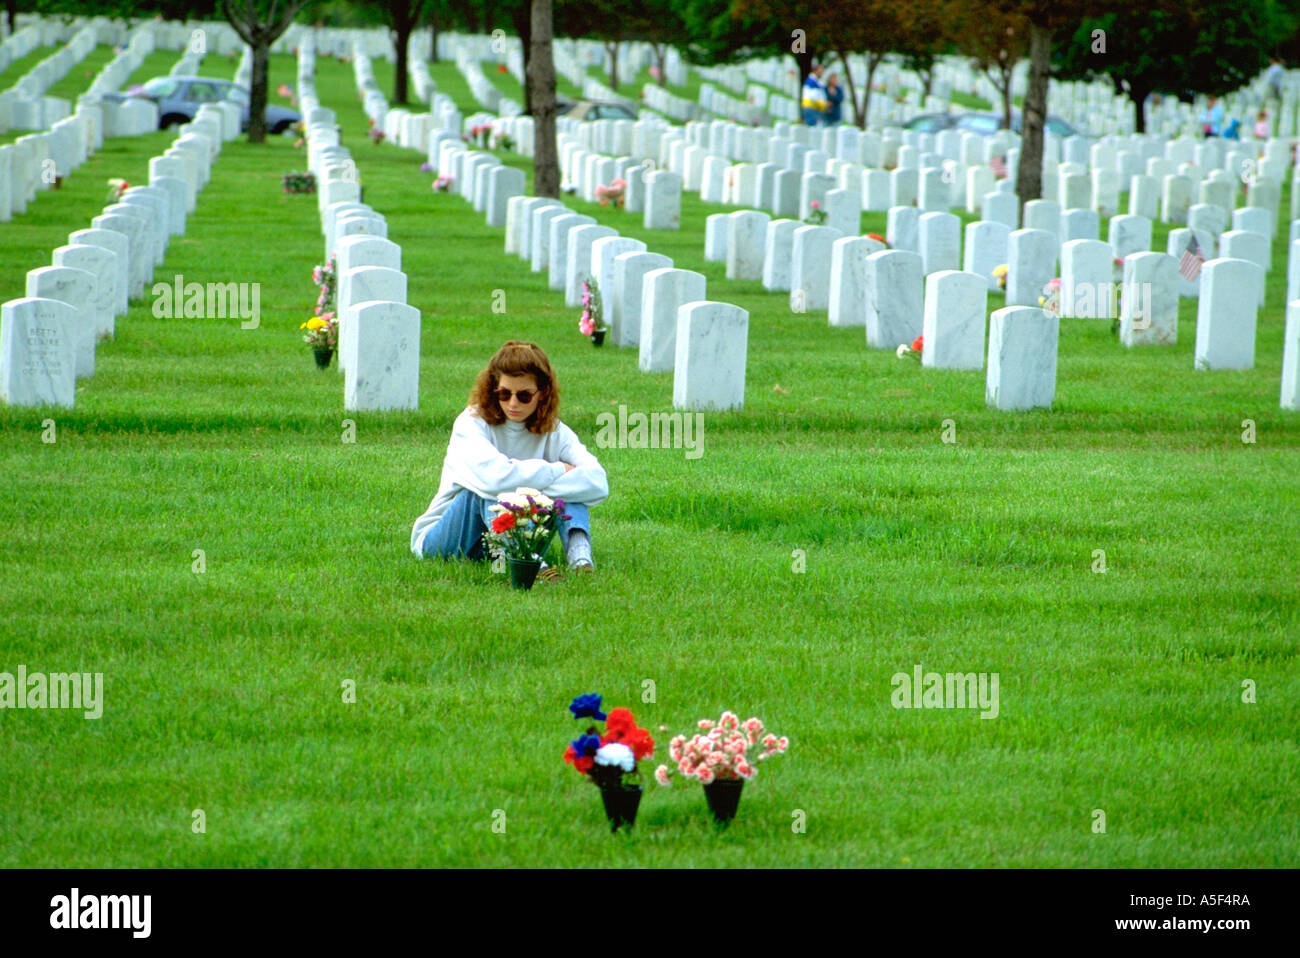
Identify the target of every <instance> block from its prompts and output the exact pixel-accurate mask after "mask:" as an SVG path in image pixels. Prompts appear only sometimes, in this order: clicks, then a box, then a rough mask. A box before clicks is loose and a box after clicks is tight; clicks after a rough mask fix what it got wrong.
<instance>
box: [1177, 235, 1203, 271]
mask: <svg viewBox="0 0 1300 958" xmlns="http://www.w3.org/2000/svg"><path fill="white" fill-rule="evenodd" d="M1204 262H1205V254H1204V253H1202V252H1201V244H1200V243H1198V242H1196V234H1195V233H1192V236H1191V239H1189V240H1188V241H1187V249H1185V250H1183V258H1182V259H1180V260H1179V261H1178V272H1180V273H1182V274H1183V275H1184V276H1186V277H1187V279H1188V281H1189V282H1192V283H1194V282H1196V277H1198V276H1200V275H1201V265H1202V264H1203V263H1204Z"/></svg>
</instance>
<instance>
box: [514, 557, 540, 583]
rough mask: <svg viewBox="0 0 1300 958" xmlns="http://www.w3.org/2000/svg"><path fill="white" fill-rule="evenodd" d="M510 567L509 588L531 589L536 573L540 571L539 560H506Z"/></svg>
mask: <svg viewBox="0 0 1300 958" xmlns="http://www.w3.org/2000/svg"><path fill="white" fill-rule="evenodd" d="M506 564H507V565H508V566H509V567H510V586H511V588H514V589H531V588H532V587H533V581H534V580H535V579H536V578H537V573H538V572H539V571H541V568H542V560H541V559H507V560H506Z"/></svg>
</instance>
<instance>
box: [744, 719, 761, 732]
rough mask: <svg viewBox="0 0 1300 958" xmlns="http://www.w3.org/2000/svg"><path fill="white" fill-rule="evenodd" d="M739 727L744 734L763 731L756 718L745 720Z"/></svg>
mask: <svg viewBox="0 0 1300 958" xmlns="http://www.w3.org/2000/svg"><path fill="white" fill-rule="evenodd" d="M740 727H741V728H743V729H744V730H745V731H746V732H761V731H763V723H762V722H761V721H759V720H758V719H756V718H747V719H745V721H743V722H741V723H740Z"/></svg>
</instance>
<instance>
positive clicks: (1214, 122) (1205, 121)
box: [1201, 96, 1223, 137]
mask: <svg viewBox="0 0 1300 958" xmlns="http://www.w3.org/2000/svg"><path fill="white" fill-rule="evenodd" d="M1201 131H1202V132H1203V133H1204V134H1205V135H1206V137H1211V136H1218V135H1219V134H1220V133H1222V132H1223V104H1222V103H1220V102H1219V98H1218V97H1217V96H1211V97H1210V100H1209V102H1208V103H1207V104H1206V105H1205V110H1204V111H1203V112H1202V113H1201Z"/></svg>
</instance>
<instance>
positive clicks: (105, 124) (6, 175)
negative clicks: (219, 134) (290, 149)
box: [0, 28, 239, 223]
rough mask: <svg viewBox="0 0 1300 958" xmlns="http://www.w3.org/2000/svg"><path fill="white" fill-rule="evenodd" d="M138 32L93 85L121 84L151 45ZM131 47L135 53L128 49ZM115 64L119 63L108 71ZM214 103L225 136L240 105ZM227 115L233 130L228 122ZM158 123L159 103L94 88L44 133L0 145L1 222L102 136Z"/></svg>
mask: <svg viewBox="0 0 1300 958" xmlns="http://www.w3.org/2000/svg"><path fill="white" fill-rule="evenodd" d="M141 31H143V32H141ZM141 31H137V32H136V33H135V34H134V35H133V39H132V44H133V45H134V44H135V43H136V42H137V41H141V42H142V45H141V46H139V47H128V49H127V50H124V51H123V52H122V53H119V54H118V56H117V57H116V58H114V60H113V61H112V62H111V63H110V64H108V65H107V66H105V68H104V69H103V70H101V71H100V74H99V76H98V77H97V79H96V81H95V83H94V84H92V85H91V89H92V90H95V89H96V88H98V89H100V90H103V89H106V88H107V87H108V85H109V84H110V83H112V84H114V86H115V85H117V84H120V82H121V79H125V77H126V76H129V75H130V71H131V70H133V69H134V66H131V64H132V63H133V62H134V63H137V64H138V62H139V60H141V59H143V57H144V56H145V54H144V53H139V52H138V50H140V49H152V48H153V47H152V40H151V38H150V33H149V28H141ZM133 48H134V49H135V50H136V51H137V52H135V53H132V49H133ZM182 59H184V57H182ZM114 64H117V65H118V68H117V69H116V70H114V71H113V72H112V73H111V74H110V72H109V71H110V68H112V67H113V66H114ZM123 71H125V72H123ZM113 78H118V79H113ZM213 108H214V109H217V110H221V111H223V112H224V113H225V114H226V119H225V120H224V121H223V129H224V131H225V132H224V134H223V139H231V138H233V137H235V136H237V135H238V134H239V126H238V123H239V108H238V107H237V106H235V105H234V104H230V103H227V104H218V105H214V106H213ZM208 112H209V113H211V112H212V111H211V110H209V111H208ZM124 117H130V118H131V119H130V122H127V123H125V124H124V123H123V122H121V120H122V118H124ZM110 118H112V119H110ZM231 118H233V121H234V127H233V129H231V127H230V122H231ZM196 119H197V118H196ZM124 126H125V127H126V129H123V127H124ZM157 128H158V108H157V106H155V105H154V104H153V103H151V102H149V101H148V100H131V101H129V102H128V103H125V104H121V105H120V106H119V105H117V104H112V103H108V102H104V101H103V100H101V98H100V96H99V95H98V94H97V93H88V94H86V95H83V96H81V97H79V98H78V100H77V111H76V112H75V113H74V114H72V115H71V116H69V117H66V118H65V119H61V120H58V121H57V122H55V123H54V124H53V126H52V127H51V128H50V130H48V131H47V132H43V133H32V134H28V135H26V136H20V137H18V138H17V139H16V140H15V141H14V142H13V143H10V144H5V145H3V146H0V222H4V223H7V222H9V220H10V219H12V218H13V214H15V213H18V214H22V213H25V212H26V211H27V204H28V203H30V202H32V201H33V200H34V199H35V198H36V194H37V191H38V190H48V189H50V188H51V187H52V186H53V185H54V184H55V181H56V180H57V179H59V178H62V177H66V176H68V175H69V174H70V173H71V172H72V171H73V170H75V169H76V168H77V167H79V166H81V164H83V163H84V162H85V161H86V160H87V159H88V158H89V156H91V155H92V154H93V153H94V152H95V151H96V150H98V149H100V148H102V147H103V145H104V137H105V136H116V135H126V134H139V133H145V132H151V131H153V130H156V129H157Z"/></svg>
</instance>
